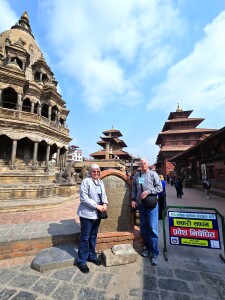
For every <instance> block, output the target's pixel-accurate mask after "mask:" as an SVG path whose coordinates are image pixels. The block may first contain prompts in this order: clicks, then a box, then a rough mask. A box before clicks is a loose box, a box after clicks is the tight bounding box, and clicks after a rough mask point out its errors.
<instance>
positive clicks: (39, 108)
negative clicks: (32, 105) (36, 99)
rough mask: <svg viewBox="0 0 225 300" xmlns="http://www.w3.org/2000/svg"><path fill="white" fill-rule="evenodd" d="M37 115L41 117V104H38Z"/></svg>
mask: <svg viewBox="0 0 225 300" xmlns="http://www.w3.org/2000/svg"><path fill="white" fill-rule="evenodd" d="M37 114H38V115H39V116H41V104H40V103H39V104H38V108H37Z"/></svg>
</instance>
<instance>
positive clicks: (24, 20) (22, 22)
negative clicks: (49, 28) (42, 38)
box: [11, 11, 33, 36]
mask: <svg viewBox="0 0 225 300" xmlns="http://www.w3.org/2000/svg"><path fill="white" fill-rule="evenodd" d="M15 28H16V29H22V30H25V31H27V32H29V33H30V34H31V35H32V30H31V27H30V21H29V17H28V13H27V12H26V11H25V12H24V13H23V14H22V16H21V18H20V19H19V21H18V23H16V24H15V25H14V26H12V27H11V29H15ZM32 36H33V35H32Z"/></svg>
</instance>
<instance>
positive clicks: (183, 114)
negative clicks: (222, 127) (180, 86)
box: [155, 104, 216, 177]
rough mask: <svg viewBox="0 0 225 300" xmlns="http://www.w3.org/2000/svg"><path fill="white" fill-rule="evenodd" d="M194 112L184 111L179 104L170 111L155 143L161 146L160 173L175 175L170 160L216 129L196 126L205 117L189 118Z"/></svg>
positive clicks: (158, 162)
mask: <svg viewBox="0 0 225 300" xmlns="http://www.w3.org/2000/svg"><path fill="white" fill-rule="evenodd" d="M192 112H193V110H186V111H183V110H182V108H181V107H180V106H179V104H178V106H177V110H176V111H175V112H170V115H169V117H168V119H167V121H166V122H165V124H164V126H163V129H162V131H161V132H160V133H159V134H158V137H157V140H156V143H155V144H156V145H158V146H159V147H160V151H159V153H158V156H157V162H156V170H157V172H158V173H159V174H163V175H164V176H166V175H169V176H172V177H173V171H174V166H173V164H172V163H171V162H170V161H169V160H170V159H171V158H172V157H173V156H175V155H177V154H179V153H181V152H182V151H185V150H187V149H189V148H190V147H192V146H194V145H195V144H196V143H197V142H199V141H201V140H202V139H204V138H205V137H207V136H209V135H210V134H212V133H213V132H215V131H216V129H205V128H196V127H197V126H198V125H199V124H200V123H201V122H202V121H204V118H189V116H190V115H191V113H192Z"/></svg>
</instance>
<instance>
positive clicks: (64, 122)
mask: <svg viewBox="0 0 225 300" xmlns="http://www.w3.org/2000/svg"><path fill="white" fill-rule="evenodd" d="M63 127H64V128H66V119H65V120H63Z"/></svg>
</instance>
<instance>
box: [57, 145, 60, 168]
mask: <svg viewBox="0 0 225 300" xmlns="http://www.w3.org/2000/svg"><path fill="white" fill-rule="evenodd" d="M59 155H60V148H57V154H56V167H57V168H58V167H59Z"/></svg>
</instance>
